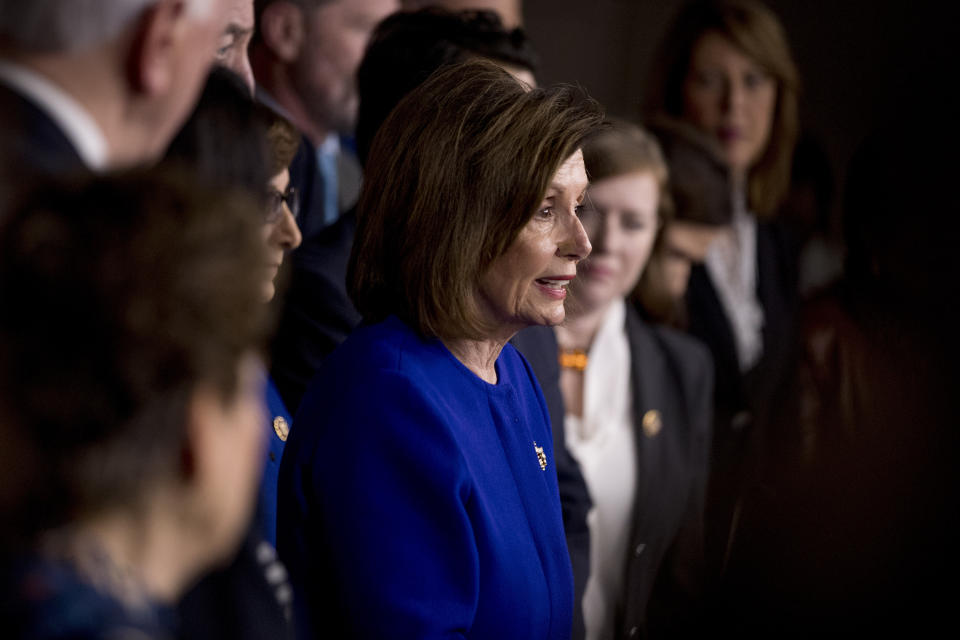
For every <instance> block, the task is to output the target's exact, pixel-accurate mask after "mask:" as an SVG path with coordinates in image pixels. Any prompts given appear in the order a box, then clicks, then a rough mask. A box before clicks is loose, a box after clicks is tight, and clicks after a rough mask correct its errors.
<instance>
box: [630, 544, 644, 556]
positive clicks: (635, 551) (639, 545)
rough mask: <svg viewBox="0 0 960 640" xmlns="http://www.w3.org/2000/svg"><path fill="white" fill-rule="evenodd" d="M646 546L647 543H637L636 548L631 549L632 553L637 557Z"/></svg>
mask: <svg viewBox="0 0 960 640" xmlns="http://www.w3.org/2000/svg"><path fill="white" fill-rule="evenodd" d="M646 548H647V545H645V544H643V543H640V544H638V545H637V548H636V549H634V550H633V555H635V556H637V557H639V556H640V554H641V553H643V550H644V549H646Z"/></svg>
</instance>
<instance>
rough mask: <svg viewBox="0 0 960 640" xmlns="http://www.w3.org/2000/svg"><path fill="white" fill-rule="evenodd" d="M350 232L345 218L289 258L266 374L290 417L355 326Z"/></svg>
mask: <svg viewBox="0 0 960 640" xmlns="http://www.w3.org/2000/svg"><path fill="white" fill-rule="evenodd" d="M355 227H356V218H355V217H354V214H353V212H352V211H351V212H348V213H346V214H344V215H343V216H342V217H341V218H340V219H339V220H338V221H337V222H336V223H334V224H333V225H332V226H330V227H327V228H326V229H324V230H323V231H322V232H321V233H320V234H319V235H317V236H315V237H314V238H311V239H307V240H305V241H304V245H303V246H301V247H300V248H299V249H298V250H297V251H295V252H294V254H293V259H292V263H293V268H292V275H291V280H290V286H289V288H288V289H287V291H286V294H285V295H284V296H283V300H282V301H280V305H281V308H280V309H279V322H278V324H277V332H276V336H275V338H274V340H273V344H272V347H271V350H272V365H271V371H270V375H271V377H272V378H273V380H274V383H275V384H276V386H277V390H278V391H279V392H280V396H281V397H282V398H283V402H284V404H285V405H286V406H287V408H288V409H289V410H290V412H291V413H296V410H297V407H298V406H299V405H300V399H301V398H302V397H303V393H304V391H305V390H306V388H307V385H308V384H309V382H310V380H311V379H312V378H313V376H314V375H315V374H316V372H317V371H318V370H319V369H320V364H321V363H322V362H323V360H324V358H326V357H327V356H328V355H329V354H330V352H331V351H333V350H334V349H335V348H336V347H337V345H339V344H340V343H341V342H343V341H344V340H345V339H346V337H347V336H348V335H349V334H350V332H351V331H352V330H353V329H354V327H356V326H357V325H358V324H359V323H360V314H359V313H358V312H357V310H356V309H355V308H354V306H353V303H352V302H351V301H350V297H349V296H348V295H347V286H346V277H347V263H348V262H349V260H350V251H351V248H352V246H353V235H354V229H355Z"/></svg>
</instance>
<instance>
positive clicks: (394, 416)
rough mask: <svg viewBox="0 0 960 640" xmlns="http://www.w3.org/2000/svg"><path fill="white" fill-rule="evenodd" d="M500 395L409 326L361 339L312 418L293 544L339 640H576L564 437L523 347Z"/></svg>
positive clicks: (293, 488)
mask: <svg viewBox="0 0 960 640" xmlns="http://www.w3.org/2000/svg"><path fill="white" fill-rule="evenodd" d="M496 367H497V373H498V382H497V384H495V385H491V384H488V383H486V382H484V381H482V380H481V379H480V378H478V377H477V376H475V375H474V374H473V373H472V372H471V371H470V370H468V369H467V368H466V367H465V366H464V365H463V364H461V363H460V362H459V361H458V360H457V359H456V358H455V357H454V356H453V355H452V354H451V353H450V352H449V351H448V350H447V349H446V347H445V346H444V345H443V344H442V343H441V342H440V341H439V340H435V339H433V340H424V339H422V338H420V337H419V336H418V335H417V334H416V333H414V332H413V331H412V330H411V329H410V328H408V327H407V326H406V325H405V324H403V323H402V322H401V321H400V320H398V319H397V318H389V319H387V320H386V321H384V322H381V323H379V324H376V325H372V326H365V327H362V328H360V329H358V330H357V331H355V332H354V333H353V334H352V335H351V336H350V337H349V338H348V339H347V341H346V342H345V343H344V344H343V345H341V347H339V348H338V349H337V350H336V351H334V352H333V354H331V356H330V357H329V358H328V359H327V360H326V361H325V362H324V365H323V368H322V369H321V372H320V374H319V375H318V377H317V378H316V379H315V380H314V381H313V383H312V384H311V385H310V387H309V389H308V390H307V393H306V395H305V396H304V400H303V403H302V404H301V406H300V410H299V411H298V412H297V415H296V418H295V422H296V428H295V429H294V430H293V431H292V432H291V434H290V438H289V440H288V441H287V447H286V451H285V453H284V458H283V461H282V463H281V471H280V488H281V490H280V495H279V498H280V502H279V511H280V512H279V524H278V543H279V551H280V554H281V558H282V559H283V560H284V562H285V563H286V565H287V566H288V567H289V568H290V569H291V573H292V576H293V578H294V583H295V586H297V587H298V588H299V589H300V590H301V593H302V594H303V599H302V600H301V602H300V605H301V606H300V609H301V612H302V611H304V610H308V611H309V615H310V618H311V626H312V630H313V632H314V633H316V634H318V635H319V634H322V633H324V632H329V633H328V634H327V635H331V636H332V637H360V638H422V639H425V638H496V639H498V640H499V639H506V638H518V639H520V638H523V639H524V640H529V639H543V640H547V639H551V640H553V639H556V640H560V639H564V640H566V639H567V638H569V637H570V625H571V609H572V606H573V585H572V582H573V580H572V575H571V570H570V560H569V557H568V555H567V550H566V545H565V540H564V533H563V524H562V519H561V512H560V499H559V495H558V490H557V479H556V474H555V473H554V472H553V468H552V467H553V464H554V462H553V450H552V445H551V437H550V422H549V415H548V413H547V408H546V405H545V403H544V400H543V395H542V394H541V393H540V389H539V387H538V386H537V382H536V379H535V378H534V376H533V373H532V371H531V370H530V368H529V366H528V365H527V363H526V361H525V360H524V359H523V358H522V356H520V355H519V354H518V353H517V351H516V350H515V349H514V348H513V347H512V346H510V345H507V346H505V347H504V349H503V352H502V353H501V355H500V357H499V359H498V360H497V364H496Z"/></svg>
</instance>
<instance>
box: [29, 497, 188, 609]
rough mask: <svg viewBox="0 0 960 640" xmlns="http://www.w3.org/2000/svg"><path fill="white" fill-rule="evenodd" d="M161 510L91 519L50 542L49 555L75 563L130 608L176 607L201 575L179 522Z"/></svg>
mask: <svg viewBox="0 0 960 640" xmlns="http://www.w3.org/2000/svg"><path fill="white" fill-rule="evenodd" d="M157 511H158V510H157V509H155V508H148V509H147V511H146V512H126V511H113V512H109V513H104V514H101V515H97V516H93V517H90V518H88V519H86V520H84V521H82V522H80V523H78V524H76V525H70V526H69V527H68V528H66V529H64V530H60V531H57V532H54V533H53V534H52V535H51V536H50V537H49V539H48V543H49V544H48V545H47V551H48V552H50V553H52V554H53V555H54V556H61V557H64V558H65V559H67V560H69V561H70V562H72V563H73V565H74V567H75V569H76V570H77V571H78V572H79V573H80V574H81V575H82V576H84V579H85V580H87V581H88V582H90V583H92V584H95V585H96V586H97V587H98V588H100V589H102V590H105V591H107V592H109V593H110V594H111V595H113V596H114V597H115V598H116V599H118V600H120V601H122V602H124V603H125V604H127V605H128V606H132V607H142V606H147V605H149V603H150V602H162V603H166V604H172V603H174V602H176V601H177V600H178V599H179V598H180V596H181V595H182V594H183V592H184V591H185V590H186V588H187V586H188V585H189V584H190V582H191V581H192V580H193V579H194V578H195V576H196V575H197V573H198V568H199V563H198V562H196V561H195V560H194V559H193V556H194V555H196V554H192V553H191V550H192V549H193V547H195V546H196V545H191V544H190V541H189V540H187V539H186V538H185V537H184V536H183V535H182V528H181V527H180V526H178V524H177V522H176V519H175V518H174V517H163V516H161V515H160V514H159V513H158V512H157Z"/></svg>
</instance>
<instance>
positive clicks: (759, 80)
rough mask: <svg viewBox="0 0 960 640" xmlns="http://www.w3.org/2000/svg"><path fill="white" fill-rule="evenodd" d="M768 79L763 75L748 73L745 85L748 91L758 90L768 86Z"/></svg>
mask: <svg viewBox="0 0 960 640" xmlns="http://www.w3.org/2000/svg"><path fill="white" fill-rule="evenodd" d="M767 79H768V77H767V76H766V74H763V73H755V72H754V73H748V74H746V75H745V76H744V77H743V84H744V86H746V87H747V88H748V89H756V88H757V87H761V86H763V85H764V84H766V82H767Z"/></svg>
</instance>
